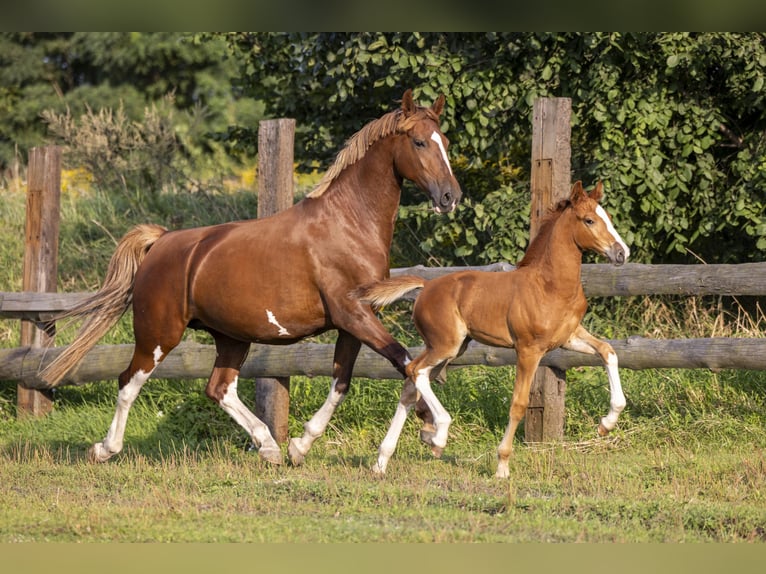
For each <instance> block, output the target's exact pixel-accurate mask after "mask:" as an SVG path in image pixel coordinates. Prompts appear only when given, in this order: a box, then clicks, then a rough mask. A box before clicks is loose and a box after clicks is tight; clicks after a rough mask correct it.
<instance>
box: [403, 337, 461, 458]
mask: <svg viewBox="0 0 766 574" xmlns="http://www.w3.org/2000/svg"><path fill="white" fill-rule="evenodd" d="M450 359H451V358H450ZM443 362H444V361H443V360H438V359H437V360H434V359H432V353H431V352H430V351H429V350H426V351H425V352H424V353H423V354H422V355H420V357H418V358H417V359H415V360H414V361H413V362H412V363H411V364H410V365H409V366H408V367H407V371H408V373H410V377H411V378H414V379H415V388H416V389H417V391H418V392H419V393H420V396H421V398H422V399H423V401H424V402H425V403H426V405H428V409H429V410H430V411H431V414H432V415H433V424H434V426H435V427H436V430H435V432H434V433H433V435H431V436H429V437H428V438H429V440H428V441H427V442H428V444H430V445H431V452H432V453H433V455H434V456H435V457H436V458H439V457H440V456H441V454H442V452H443V451H444V447H445V446H447V436H448V435H449V426H450V424H451V423H452V417H451V416H450V414H449V413H448V412H447V409H445V408H444V407H443V406H442V404H441V403H440V402H439V399H438V398H436V395H435V394H434V392H433V389H431V371H432V369H434V368H437V369H438V368H439V365H440V364H441V363H443ZM421 437H422V435H421Z"/></svg>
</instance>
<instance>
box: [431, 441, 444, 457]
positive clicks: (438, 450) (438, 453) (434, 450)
mask: <svg viewBox="0 0 766 574" xmlns="http://www.w3.org/2000/svg"><path fill="white" fill-rule="evenodd" d="M443 452H444V447H443V446H436V445H435V444H432V445H431V454H432V455H434V458H441V457H442V453H443Z"/></svg>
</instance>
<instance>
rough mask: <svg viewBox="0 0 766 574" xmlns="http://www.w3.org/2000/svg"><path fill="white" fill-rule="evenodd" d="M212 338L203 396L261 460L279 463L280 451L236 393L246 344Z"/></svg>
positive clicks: (280, 462)
mask: <svg viewBox="0 0 766 574" xmlns="http://www.w3.org/2000/svg"><path fill="white" fill-rule="evenodd" d="M213 336H214V338H215V347H216V359H215V365H214V366H213V372H212V374H211V375H210V379H209V380H208V383H207V387H205V394H206V395H207V396H208V397H210V398H211V399H212V400H213V401H215V402H216V403H218V405H219V406H220V407H221V408H222V409H223V410H224V411H226V413H228V415H229V416H231V418H233V419H234V420H235V421H236V422H237V423H238V424H239V426H241V427H242V428H243V429H245V430H246V431H247V433H248V434H249V435H250V438H251V439H252V440H253V443H255V446H256V447H258V455H259V456H260V457H261V458H262V459H263V460H265V461H267V462H270V463H273V464H282V451H281V450H280V449H279V445H278V444H277V442H276V441H275V440H274V437H272V436H271V432H270V431H269V427H268V426H266V424H265V423H264V422H263V421H261V420H260V419H259V418H258V417H256V416H255V415H254V414H253V413H252V411H251V410H250V409H248V408H247V407H246V406H245V404H244V403H243V402H242V401H241V400H240V398H239V395H238V394H237V381H238V377H239V370H240V368H241V367H242V363H243V362H244V360H245V358H246V357H247V353H248V351H249V350H250V343H246V342H243V341H236V340H234V339H230V338H229V337H226V336H225V335H221V334H220V333H214V334H213Z"/></svg>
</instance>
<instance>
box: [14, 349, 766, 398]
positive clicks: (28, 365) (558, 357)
mask: <svg viewBox="0 0 766 574" xmlns="http://www.w3.org/2000/svg"><path fill="white" fill-rule="evenodd" d="M610 343H611V344H612V346H613V347H614V350H615V352H616V353H617V356H618V357H619V361H620V368H623V369H632V370H643V369H659V368H678V369H711V370H721V369H747V370H766V338H764V339H751V338H747V339H745V338H743V339H736V338H725V337H715V338H708V339H647V338H644V337H630V338H629V339H618V340H611V341H610ZM334 347H335V346H334V345H331V344H320V343H297V344H295V345H288V346H278V345H273V346H272V345H252V347H251V350H250V354H249V355H248V357H247V359H246V360H245V363H244V364H243V365H242V370H241V371H240V376H241V377H244V378H254V377H282V376H295V375H305V376H308V377H316V376H331V374H332V365H333V352H334ZM422 349H423V348H422V347H411V348H410V352H411V353H413V355H414V354H417V353H419V352H420V351H422ZM61 351H62V348H61V347H56V348H50V349H42V348H30V347H19V348H15V349H0V380H16V381H21V382H22V384H24V386H25V387H27V388H30V389H46V388H49V386H48V385H47V384H46V383H45V382H44V381H42V380H41V379H40V378H39V377H38V375H37V373H38V371H39V370H40V369H41V367H42V366H43V365H44V364H47V363H48V362H50V361H52V360H53V359H54V358H55V357H56V356H57V355H58V354H59V353H60V352H61ZM132 353H133V345H132V344H124V345H100V346H97V347H94V348H93V349H92V350H91V351H90V353H89V354H88V355H87V356H86V358H85V360H84V361H83V362H82V364H81V365H80V366H79V367H78V368H77V369H76V370H74V371H73V372H72V373H70V374H69V375H68V376H67V378H66V379H65V380H64V382H63V384H68V385H84V384H86V383H90V382H95V381H103V380H109V379H115V378H116V377H117V375H118V374H119V373H120V371H122V370H123V368H124V367H125V365H127V364H128V361H130V358H131V355H132ZM214 362H215V347H214V346H213V345H203V344H200V343H188V342H186V343H181V344H180V345H179V346H178V347H176V348H175V349H173V351H171V352H170V353H169V354H168V356H167V357H166V358H165V360H164V361H163V362H162V363H160V365H159V366H158V367H157V370H156V371H155V372H154V376H156V377H159V378H165V379H203V378H207V377H209V376H210V371H211V369H212V366H213V363H214ZM515 364H516V352H515V351H514V350H513V349H503V348H497V347H489V346H487V345H482V344H479V343H476V342H472V343H471V344H470V345H468V348H467V349H466V352H465V353H464V354H463V355H461V356H460V357H458V358H457V359H455V360H454V361H453V362H452V365H451V366H452V367H468V366H475V365H486V366H492V367H502V366H508V365H515ZM541 364H542V365H543V366H547V367H555V368H559V369H562V370H566V369H570V368H572V367H580V366H590V367H596V366H600V365H601V361H600V359H599V358H598V357H597V356H594V355H585V354H582V353H577V352H575V351H568V350H565V349H556V350H554V351H551V352H550V353H548V354H547V355H545V357H543V360H542V362H541ZM354 376H355V377H362V378H368V379H400V378H401V375H399V373H398V372H397V371H396V369H394V368H393V367H392V366H391V364H389V363H388V361H386V360H385V359H384V358H382V357H381V356H379V355H378V354H376V353H375V352H374V351H372V350H370V349H368V348H367V347H362V350H361V352H360V353H359V358H358V359H357V361H356V365H355V367H354Z"/></svg>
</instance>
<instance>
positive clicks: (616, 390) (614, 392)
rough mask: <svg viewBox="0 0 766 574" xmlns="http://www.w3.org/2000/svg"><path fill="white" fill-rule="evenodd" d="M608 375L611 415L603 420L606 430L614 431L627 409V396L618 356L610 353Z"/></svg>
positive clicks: (607, 367)
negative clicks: (624, 391)
mask: <svg viewBox="0 0 766 574" xmlns="http://www.w3.org/2000/svg"><path fill="white" fill-rule="evenodd" d="M606 373H607V376H608V377H609V393H610V399H609V414H607V415H606V416H605V417H604V418H602V419H601V424H602V425H603V426H604V428H605V429H606V430H609V431H610V430H612V429H613V428H614V427H615V426H616V425H617V419H618V418H619V417H620V413H621V412H622V410H623V409H624V408H625V404H626V401H625V395H624V394H623V392H622V384H621V383H620V373H619V371H618V369H617V355H615V354H614V353H609V355H608V357H607V361H606Z"/></svg>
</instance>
